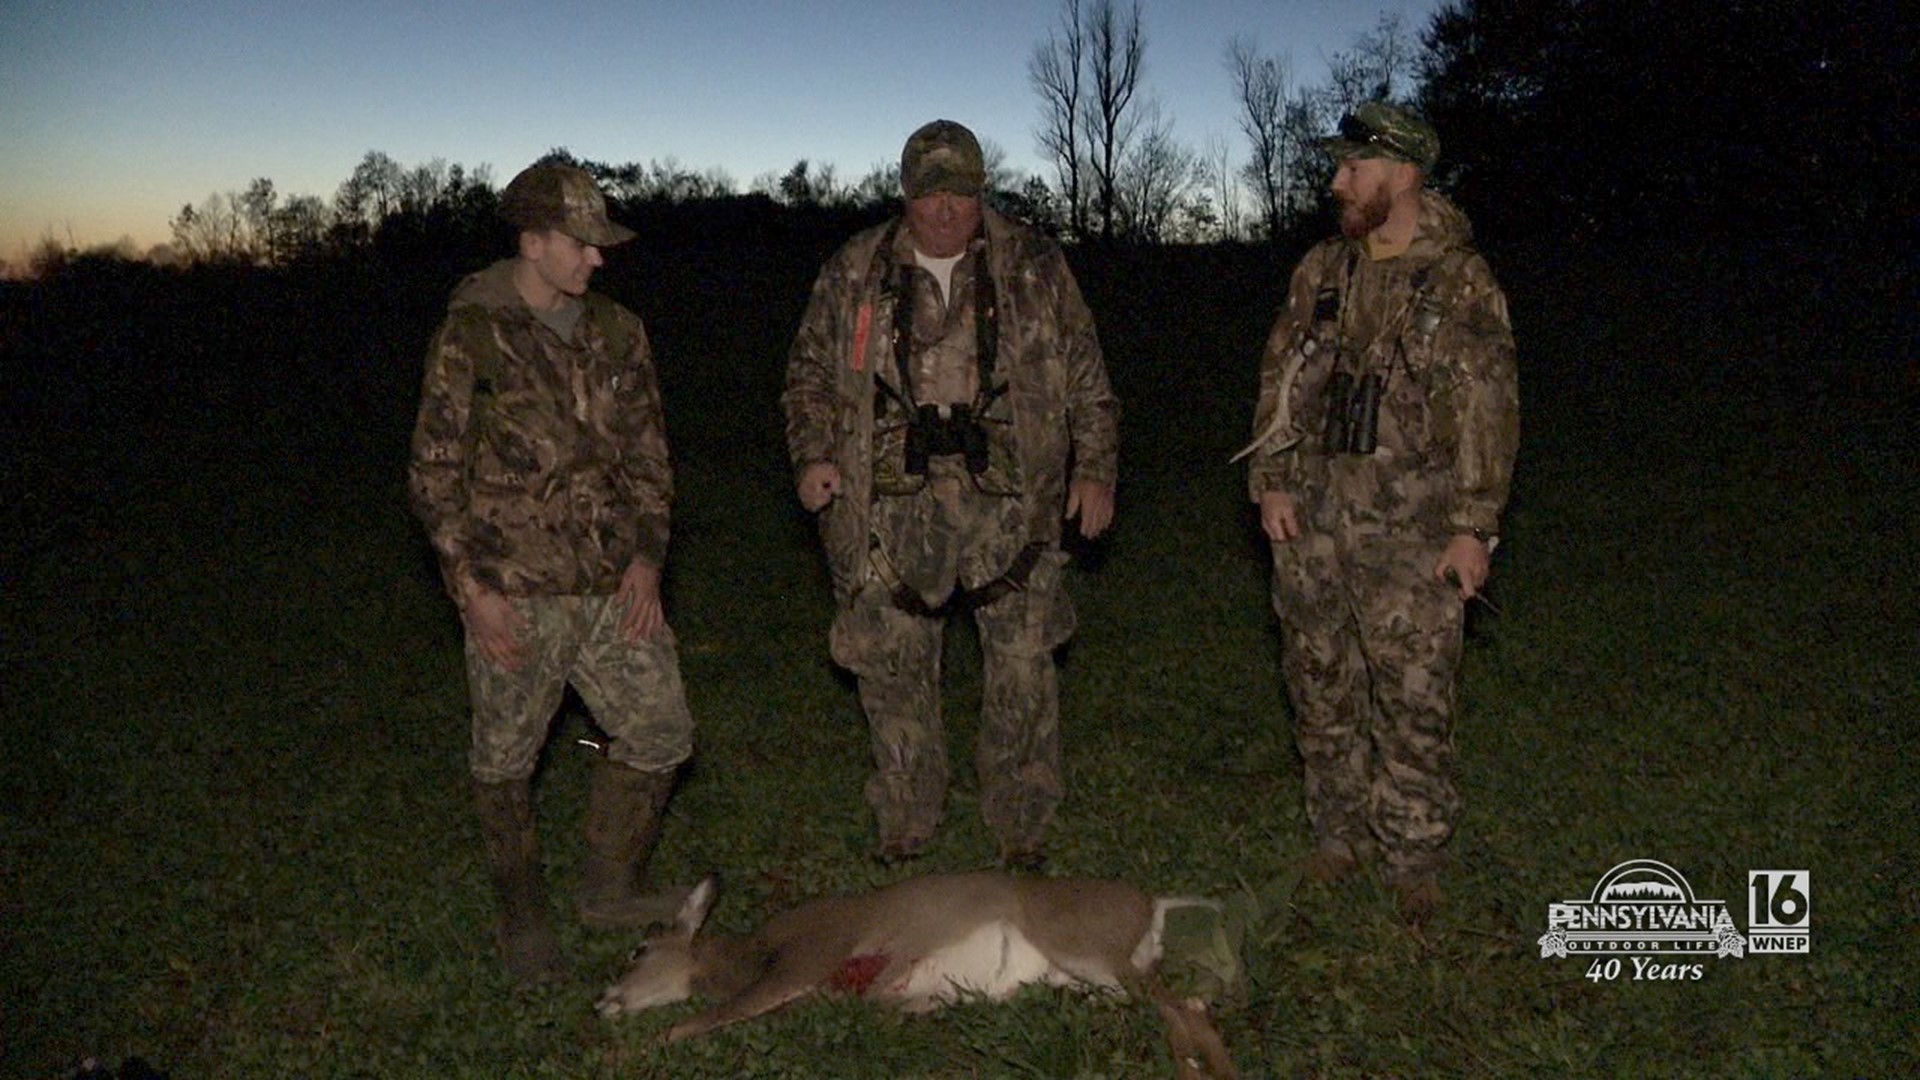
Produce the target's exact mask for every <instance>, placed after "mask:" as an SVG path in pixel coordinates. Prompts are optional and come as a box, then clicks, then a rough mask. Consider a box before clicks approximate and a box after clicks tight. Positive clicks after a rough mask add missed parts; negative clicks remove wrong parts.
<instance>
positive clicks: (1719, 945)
mask: <svg viewBox="0 0 1920 1080" xmlns="http://www.w3.org/2000/svg"><path fill="white" fill-rule="evenodd" d="M1747 889H1748V893H1747V932H1746V933H1745V934H1742V933H1741V932H1740V930H1739V928H1738V927H1736V926H1735V925H1734V922H1733V915H1732V913H1731V912H1730V911H1729V910H1728V908H1727V903H1726V901H1724V900H1708V899H1702V898H1700V897H1698V896H1696V895H1694V891H1693V886H1692V885H1691V884H1689V883H1688V882H1687V879H1686V878H1685V877H1684V876H1682V875H1681V873H1680V872H1679V871H1678V870H1675V869H1674V868H1673V867H1671V866H1668V865H1667V864H1666V863H1663V862H1659V861H1657V860H1654V859H1632V860H1629V861H1627V862H1623V863H1621V864H1620V865H1618V866H1616V867H1614V868H1613V869H1611V870H1609V871H1607V872H1606V873H1605V874H1602V875H1601V876H1600V880H1599V881H1598V882H1596V883H1595V884H1594V886H1593V892H1592V893H1590V894H1589V895H1588V896H1587V898H1586V899H1585V900H1565V901H1562V902H1560V903H1553V904H1548V905H1547V932H1546V933H1544V934H1542V935H1540V956H1541V958H1542V959H1547V958H1551V957H1559V958H1567V957H1590V958H1591V961H1590V962H1589V963H1588V965H1587V972H1586V975H1587V978H1589V979H1592V980H1593V981H1595V982H1611V981H1613V980H1615V979H1619V978H1621V977H1622V976H1625V977H1627V978H1631V979H1636V980H1654V979H1660V980H1680V981H1687V982H1692V981H1697V980H1699V979H1701V978H1703V977H1704V976H1705V975H1706V963H1705V961H1706V960H1708V959H1713V960H1721V959H1727V958H1732V959H1736V960H1737V959H1740V958H1741V957H1743V956H1745V955H1746V954H1747V953H1750V952H1751V953H1756V954H1759V953H1806V952H1808V951H1809V949H1810V947H1811V943H1812V933H1811V925H1812V912H1813V875H1812V874H1811V873H1809V872H1808V871H1805V870H1753V871H1750V872H1749V873H1748V874H1747Z"/></svg>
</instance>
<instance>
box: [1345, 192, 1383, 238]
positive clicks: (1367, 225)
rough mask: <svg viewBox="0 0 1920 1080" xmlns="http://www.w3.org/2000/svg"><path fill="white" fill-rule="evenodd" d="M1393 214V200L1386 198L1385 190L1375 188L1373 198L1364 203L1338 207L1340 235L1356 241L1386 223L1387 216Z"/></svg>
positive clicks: (1351, 203)
mask: <svg viewBox="0 0 1920 1080" xmlns="http://www.w3.org/2000/svg"><path fill="white" fill-rule="evenodd" d="M1392 212H1393V200H1392V199H1390V198H1388V197H1387V193H1386V191H1385V190H1383V189H1381V188H1375V189H1374V190H1373V196H1372V197H1371V198H1369V199H1368V200H1367V201H1366V202H1348V203H1343V204H1342V205H1341V207H1340V235H1342V236H1344V237H1346V238H1347V239H1349V240H1358V239H1360V238H1361V237H1363V236H1366V235H1367V234H1368V233H1370V232H1372V231H1373V230H1375V229H1377V228H1379V227H1380V226H1382V225H1385V224H1386V223H1387V215H1388V214H1390V213H1392Z"/></svg>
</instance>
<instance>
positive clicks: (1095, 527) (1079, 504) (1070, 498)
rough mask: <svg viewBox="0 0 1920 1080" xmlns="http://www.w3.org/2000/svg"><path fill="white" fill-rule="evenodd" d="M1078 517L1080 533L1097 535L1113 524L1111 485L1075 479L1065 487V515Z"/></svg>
mask: <svg viewBox="0 0 1920 1080" xmlns="http://www.w3.org/2000/svg"><path fill="white" fill-rule="evenodd" d="M1076 516H1077V517H1078V518H1079V519H1080V535H1081V536H1084V537H1086V538H1087V539H1089V540H1093V539H1096V538H1098V537H1099V535H1100V534H1101V533H1103V532H1106V531H1107V526H1108V525H1111V524H1113V485H1112V484H1102V483H1100V482H1099V481H1097V480H1075V481H1074V482H1073V483H1072V484H1070V485H1068V487H1067V517H1068V518H1069V519H1071V518H1074V517H1076Z"/></svg>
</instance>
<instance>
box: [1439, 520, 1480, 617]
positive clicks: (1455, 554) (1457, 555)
mask: <svg viewBox="0 0 1920 1080" xmlns="http://www.w3.org/2000/svg"><path fill="white" fill-rule="evenodd" d="M1492 554H1493V553H1492V552H1490V551H1488V550H1487V545H1486V542H1485V541H1483V540H1480V539H1477V538H1475V537H1472V536H1469V535H1467V534H1466V533H1459V534H1456V535H1455V536H1454V538H1453V539H1452V540H1449V541H1448V542H1447V550H1445V551H1443V552H1441V553H1440V561H1439V562H1436V563H1434V564H1433V576H1434V577H1435V578H1436V579H1438V580H1440V581H1451V582H1453V583H1454V584H1455V585H1458V586H1459V588H1460V602H1461V603H1465V602H1467V601H1468V600H1471V599H1473V598H1474V597H1476V596H1478V595H1480V586H1482V585H1485V584H1486V583H1487V575H1488V574H1490V573H1492V572H1493V567H1492V562H1491V559H1490V556H1491V555H1492ZM1449 573H1451V574H1452V577H1448V574H1449Z"/></svg>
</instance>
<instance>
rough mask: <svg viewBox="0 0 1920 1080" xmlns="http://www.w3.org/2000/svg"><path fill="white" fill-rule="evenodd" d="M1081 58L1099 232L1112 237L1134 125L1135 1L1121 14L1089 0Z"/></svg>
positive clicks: (1140, 46)
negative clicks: (1088, 86) (1089, 93)
mask: <svg viewBox="0 0 1920 1080" xmlns="http://www.w3.org/2000/svg"><path fill="white" fill-rule="evenodd" d="M1086 37H1087V63H1088V65H1089V68H1088V74H1089V76H1090V81H1091V82H1092V84H1093V85H1092V89H1093V97H1092V99H1091V100H1090V101H1089V103H1088V104H1089V105H1090V107H1091V108H1092V110H1093V111H1092V115H1091V117H1090V119H1091V121H1092V130H1091V131H1090V132H1089V133H1088V138H1089V146H1090V148H1091V150H1092V157H1091V162H1090V163H1091V165H1092V168H1093V182H1094V188H1095V196H1096V198H1097V199H1098V201H1099V209H1100V235H1101V237H1102V238H1103V239H1107V240H1111V239H1113V234H1114V227H1115V225H1116V224H1117V222H1116V218H1117V216H1118V215H1117V213H1116V210H1117V206H1116V204H1117V203H1118V201H1119V196H1120V169H1121V164H1122V162H1123V161H1125V159H1126V155H1127V147H1128V144H1129V143H1131V142H1132V141H1133V136H1134V132H1135V130H1136V129H1137V127H1138V126H1139V125H1138V119H1139V118H1138V115H1137V112H1136V110H1135V109H1134V95H1135V94H1136V93H1137V92H1138V91H1139V89H1140V59H1141V56H1142V54H1143V53H1144V52H1145V51H1146V45H1147V42H1146V37H1145V35H1144V34H1143V33H1142V32H1141V30H1140V4H1139V0H1135V2H1134V4H1133V6H1132V7H1131V8H1129V9H1128V11H1127V14H1126V16H1125V18H1122V17H1121V16H1120V15H1119V14H1118V13H1116V12H1115V11H1114V9H1113V0H1094V5H1093V10H1092V11H1090V12H1089V13H1088V15H1087V21H1086Z"/></svg>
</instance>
